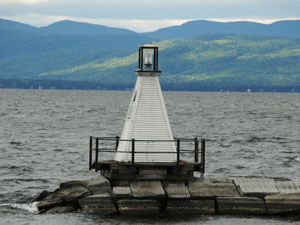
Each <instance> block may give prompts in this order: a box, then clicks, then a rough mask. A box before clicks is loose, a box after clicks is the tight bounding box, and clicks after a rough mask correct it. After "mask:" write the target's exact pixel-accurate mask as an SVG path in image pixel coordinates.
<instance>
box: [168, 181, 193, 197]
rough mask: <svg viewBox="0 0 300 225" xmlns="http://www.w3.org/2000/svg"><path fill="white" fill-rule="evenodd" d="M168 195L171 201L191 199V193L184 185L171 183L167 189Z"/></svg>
mask: <svg viewBox="0 0 300 225" xmlns="http://www.w3.org/2000/svg"><path fill="white" fill-rule="evenodd" d="M166 193H167V195H168V197H169V198H170V199H179V198H181V199H184V198H190V193H189V191H188V189H187V187H186V185H185V184H184V183H170V184H169V185H168V186H167V187H166Z"/></svg>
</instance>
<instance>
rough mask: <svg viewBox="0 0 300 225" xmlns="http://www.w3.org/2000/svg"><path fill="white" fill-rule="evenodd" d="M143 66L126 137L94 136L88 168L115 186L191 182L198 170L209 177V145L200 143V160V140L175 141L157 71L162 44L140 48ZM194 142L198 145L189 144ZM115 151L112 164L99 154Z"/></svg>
mask: <svg viewBox="0 0 300 225" xmlns="http://www.w3.org/2000/svg"><path fill="white" fill-rule="evenodd" d="M138 62H139V63H138V69H137V70H136V71H135V73H136V75H137V80H136V84H135V88H134V91H133V94H132V97H131V101H130V105H129V109H128V112H127V116H126V119H125V123H124V127H123V131H122V134H121V137H119V136H117V137H116V138H109V137H103V138H101V137H92V136H91V137H90V149H89V150H90V159H89V167H90V169H92V168H94V169H95V170H96V171H101V174H102V175H104V176H105V177H106V178H108V179H110V181H111V183H112V184H113V185H125V184H127V185H128V184H129V183H130V182H132V181H140V180H147V181H150V180H155V181H157V180H160V181H164V182H169V181H175V182H179V181H180V182H186V181H191V180H192V179H193V177H194V172H195V171H199V172H201V173H202V174H203V173H204V164H205V157H204V156H205V155H204V154H205V142H204V140H202V141H201V162H199V140H198V139H197V138H194V139H174V138H173V134H172V130H171V126H170V123H169V118H168V114H167V110H166V106H165V102H164V99H163V95H162V91H161V87H160V83H159V80H158V76H159V75H160V74H161V71H159V70H158V46H156V45H155V44H153V43H152V44H147V45H143V46H139V61H138ZM110 143H113V150H112V148H110V147H108V146H111V145H110ZM114 143H115V144H114ZM193 143H194V146H192V145H190V144H193ZM187 147H188V148H187ZM190 147H193V148H192V149H191V148H190ZM93 150H95V162H94V163H93V156H92V155H93ZM111 152H113V153H114V156H113V159H112V160H108V159H107V158H106V156H105V157H104V158H103V160H100V161H99V156H100V154H106V153H111ZM181 153H185V155H186V154H188V155H190V156H193V155H194V161H189V160H188V161H187V160H186V159H184V160H183V159H181ZM100 157H101V159H102V156H100Z"/></svg>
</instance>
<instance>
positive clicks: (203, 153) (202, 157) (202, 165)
mask: <svg viewBox="0 0 300 225" xmlns="http://www.w3.org/2000/svg"><path fill="white" fill-rule="evenodd" d="M201 167H202V171H201V172H202V174H204V173H205V140H204V139H202V140H201Z"/></svg>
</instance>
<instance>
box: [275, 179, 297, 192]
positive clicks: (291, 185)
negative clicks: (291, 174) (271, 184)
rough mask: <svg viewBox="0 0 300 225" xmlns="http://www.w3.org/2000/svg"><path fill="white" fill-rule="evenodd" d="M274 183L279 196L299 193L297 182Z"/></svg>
mask: <svg viewBox="0 0 300 225" xmlns="http://www.w3.org/2000/svg"><path fill="white" fill-rule="evenodd" d="M275 183H276V188H277V190H278V192H279V193H280V194H292V193H300V182H299V181H276V182H275Z"/></svg>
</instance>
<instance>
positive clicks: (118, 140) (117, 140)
mask: <svg viewBox="0 0 300 225" xmlns="http://www.w3.org/2000/svg"><path fill="white" fill-rule="evenodd" d="M119 142H120V137H119V136H117V137H116V150H118V147H119Z"/></svg>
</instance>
